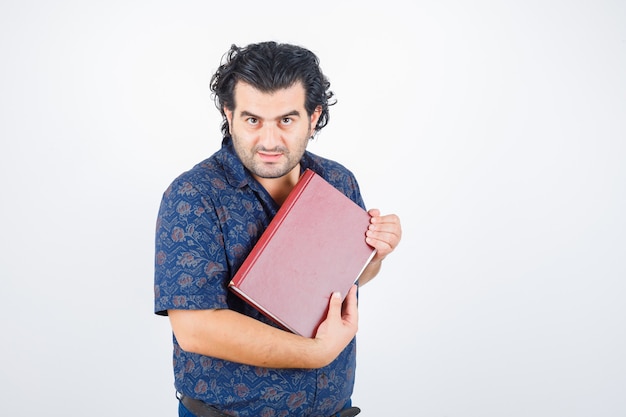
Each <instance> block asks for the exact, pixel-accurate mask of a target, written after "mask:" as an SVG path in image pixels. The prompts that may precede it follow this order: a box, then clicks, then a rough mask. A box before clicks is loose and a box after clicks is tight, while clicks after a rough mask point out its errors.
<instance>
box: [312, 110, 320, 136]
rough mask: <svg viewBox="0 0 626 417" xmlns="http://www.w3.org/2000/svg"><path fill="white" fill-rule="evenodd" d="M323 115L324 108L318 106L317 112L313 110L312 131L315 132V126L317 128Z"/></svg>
mask: <svg viewBox="0 0 626 417" xmlns="http://www.w3.org/2000/svg"><path fill="white" fill-rule="evenodd" d="M321 115H322V106H317V107H316V108H315V110H313V114H311V131H314V130H315V126H317V121H318V120H319V119H320V116H321Z"/></svg>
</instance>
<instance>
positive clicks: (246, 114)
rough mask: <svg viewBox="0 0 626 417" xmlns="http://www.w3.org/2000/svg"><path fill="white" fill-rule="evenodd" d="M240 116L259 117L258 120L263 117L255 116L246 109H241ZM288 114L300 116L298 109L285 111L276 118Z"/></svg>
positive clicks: (281, 117) (282, 117) (287, 115)
mask: <svg viewBox="0 0 626 417" xmlns="http://www.w3.org/2000/svg"><path fill="white" fill-rule="evenodd" d="M241 116H242V117H254V118H255V119H259V120H262V119H263V118H262V117H261V116H257V115H256V114H254V113H251V112H249V111H247V110H243V111H242V112H241ZM289 116H300V112H299V111H298V110H292V111H290V112H287V113H285V114H283V115H281V116H278V117H277V118H276V119H284V118H285V117H289Z"/></svg>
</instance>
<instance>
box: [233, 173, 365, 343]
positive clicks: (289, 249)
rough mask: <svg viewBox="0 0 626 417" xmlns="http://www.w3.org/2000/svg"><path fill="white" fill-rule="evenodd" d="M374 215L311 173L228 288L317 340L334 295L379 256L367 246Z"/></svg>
mask: <svg viewBox="0 0 626 417" xmlns="http://www.w3.org/2000/svg"><path fill="white" fill-rule="evenodd" d="M369 221H370V215H369V214H368V213H367V212H366V211H365V210H363V209H362V208H361V207H360V206H359V205H358V204H356V203H354V202H353V201H352V200H350V199H349V198H348V197H346V196H345V195H344V194H343V193H341V192H340V191H339V190H337V189H336V188H335V187H333V186H332V185H331V184H329V183H328V182H327V181H326V180H324V179H323V178H322V177H321V176H319V175H318V174H316V173H315V172H313V171H312V170H310V169H307V170H305V172H304V173H303V174H302V175H301V177H300V179H299V180H298V183H297V184H296V186H295V187H294V189H293V190H292V191H291V193H290V194H289V196H288V197H287V199H286V200H285V202H284V203H283V205H282V206H281V207H280V209H279V210H278V212H277V213H276V216H275V217H274V218H273V219H272V221H271V222H270V224H269V225H268V227H267V229H266V230H265V231H264V232H263V234H262V235H261V237H260V239H259V241H258V242H257V243H256V245H255V246H254V248H253V249H252V251H251V252H250V254H249V255H248V257H247V258H246V260H245V261H244V262H243V264H242V265H241V267H240V268H239V270H238V271H237V272H236V273H235V276H234V277H233V279H232V280H231V282H230V284H229V288H230V289H231V290H232V291H233V292H234V293H235V294H237V295H238V296H239V297H241V298H243V299H244V300H245V301H247V302H248V303H250V304H251V305H252V306H254V307H255V308H257V309H258V310H259V311H260V312H261V313H263V314H265V315H266V316H267V317H269V318H270V319H272V320H274V321H275V322H276V323H278V324H279V325H280V326H282V327H283V328H285V329H287V330H290V331H292V332H293V333H296V334H299V335H302V336H305V337H313V336H315V332H316V331H317V327H318V326H319V324H320V323H321V322H322V321H323V320H324V319H325V317H326V313H327V311H328V303H329V300H330V296H331V294H332V293H333V292H335V291H339V292H341V295H342V297H344V298H345V296H346V294H347V292H348V290H349V289H350V287H351V286H352V285H353V284H354V283H355V282H356V280H357V279H358V277H359V275H361V272H363V269H365V267H366V266H367V264H368V263H369V262H370V260H371V259H372V257H373V256H374V253H375V250H374V248H372V247H371V246H369V245H368V244H367V243H365V232H366V231H367V228H368V225H369Z"/></svg>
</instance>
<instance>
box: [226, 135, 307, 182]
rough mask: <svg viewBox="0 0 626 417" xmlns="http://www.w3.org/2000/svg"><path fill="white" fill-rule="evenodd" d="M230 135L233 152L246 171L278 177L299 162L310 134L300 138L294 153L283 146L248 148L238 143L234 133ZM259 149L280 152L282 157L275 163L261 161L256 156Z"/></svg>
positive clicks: (264, 176) (267, 176) (288, 171)
mask: <svg viewBox="0 0 626 417" xmlns="http://www.w3.org/2000/svg"><path fill="white" fill-rule="evenodd" d="M309 133H310V132H309ZM232 137H233V145H234V147H235V152H236V153H237V156H239V159H240V160H241V162H242V163H243V165H244V166H245V167H246V168H247V169H248V171H250V172H251V173H252V174H253V175H255V176H257V177H259V178H280V177H282V176H284V175H287V174H288V173H290V172H291V170H293V169H294V168H295V167H296V166H297V165H298V164H299V163H300V160H301V159H302V156H303V155H304V152H305V150H306V147H307V144H308V140H309V139H308V138H309V137H310V135H308V136H307V137H306V139H302V140H301V142H300V143H301V144H302V145H301V146H300V147H299V148H297V149H295V153H292V152H290V151H289V149H287V148H286V147H284V146H277V147H275V148H273V149H266V148H264V147H263V146H261V145H257V146H255V147H253V148H252V149H250V150H248V149H245V148H244V147H242V146H241V145H239V144H240V143H242V142H240V141H239V140H237V136H236V135H235V134H232ZM259 151H265V152H280V153H282V158H281V160H280V162H276V163H268V162H263V161H260V160H259V159H258V158H257V157H256V155H257V153H258V152H259Z"/></svg>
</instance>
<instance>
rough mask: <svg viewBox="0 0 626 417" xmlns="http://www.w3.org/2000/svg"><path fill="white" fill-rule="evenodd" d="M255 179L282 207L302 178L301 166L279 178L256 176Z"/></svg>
mask: <svg viewBox="0 0 626 417" xmlns="http://www.w3.org/2000/svg"><path fill="white" fill-rule="evenodd" d="M255 178H256V180H257V181H258V182H259V184H261V185H262V186H263V188H265V190H266V191H267V192H268V193H269V195H270V196H271V197H272V199H273V200H274V201H275V202H276V204H278V205H279V206H282V204H283V203H284V202H285V199H286V198H287V196H288V195H289V193H290V192H291V190H292V189H293V187H294V186H295V185H296V183H297V182H298V179H299V178H300V165H299V164H298V165H297V166H295V167H294V168H293V169H292V170H291V171H290V172H288V173H287V174H285V175H283V176H282V177H279V178H260V177H256V176H255Z"/></svg>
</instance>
